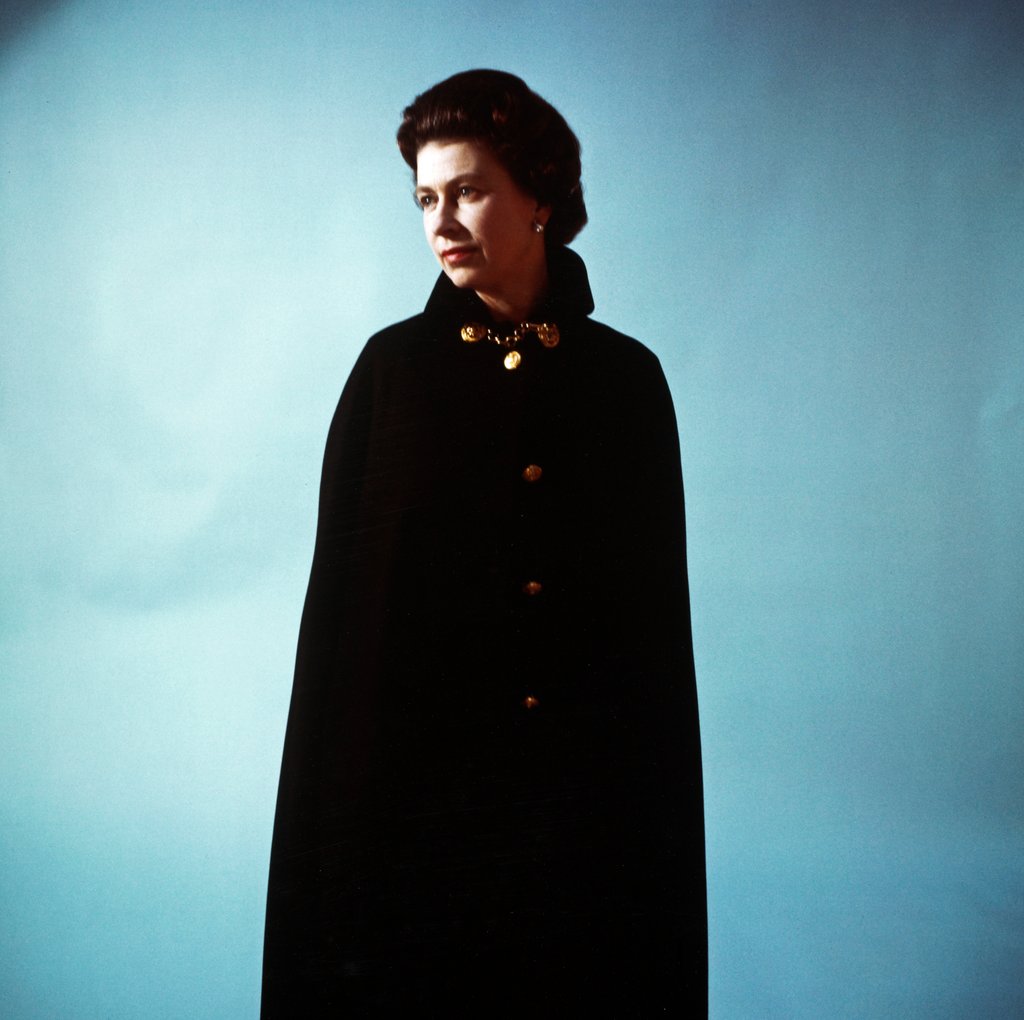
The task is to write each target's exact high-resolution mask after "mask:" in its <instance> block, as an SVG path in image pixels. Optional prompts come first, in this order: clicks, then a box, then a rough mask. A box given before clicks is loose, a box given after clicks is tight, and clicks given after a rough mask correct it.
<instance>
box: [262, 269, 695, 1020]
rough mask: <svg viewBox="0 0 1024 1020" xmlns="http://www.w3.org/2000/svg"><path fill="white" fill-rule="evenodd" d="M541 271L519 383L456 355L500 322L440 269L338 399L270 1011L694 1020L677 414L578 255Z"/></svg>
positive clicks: (276, 868) (284, 778)
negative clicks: (547, 327) (476, 333)
mask: <svg viewBox="0 0 1024 1020" xmlns="http://www.w3.org/2000/svg"><path fill="white" fill-rule="evenodd" d="M550 277H551V288H550V291H551V297H550V299H549V301H548V303H547V304H546V306H545V307H544V308H543V309H542V317H543V318H544V319H545V320H547V321H554V322H556V323H557V325H558V327H559V330H560V332H561V342H560V343H559V345H558V346H557V347H554V348H551V349H547V348H544V347H542V346H541V345H540V344H539V343H538V342H537V341H536V339H535V338H533V337H528V338H527V339H525V340H524V341H523V342H522V344H521V346H520V350H521V352H522V355H523V360H522V364H521V365H520V367H519V368H518V369H517V370H515V371H508V370H507V369H505V367H504V366H503V363H502V358H503V355H504V352H503V351H502V350H501V349H500V348H498V347H497V346H495V345H493V344H489V343H477V344H466V343H463V342H462V341H461V339H460V335H459V331H460V328H461V326H462V325H463V323H464V322H465V321H467V320H468V319H475V320H477V321H482V322H489V318H488V316H487V313H486V311H485V309H484V306H483V305H482V303H480V302H479V300H478V299H477V298H476V296H475V295H473V294H472V293H467V292H463V291H459V290H457V289H456V288H455V287H454V286H452V285H451V284H450V283H449V281H448V280H447V279H446V278H445V277H444V276H442V277H441V279H440V280H439V282H438V284H437V286H436V287H435V289H434V292H433V294H432V295H431V298H430V301H429V302H428V305H427V308H426V310H425V312H424V313H423V314H421V315H418V316H416V317H414V318H412V319H409V320H407V321H406V322H402V323H399V324H397V325H395V326H392V327H390V328H388V329H385V330H384V331H382V332H381V333H378V334H377V335H375V336H374V337H373V338H371V340H370V341H369V342H368V344H367V345H366V348H365V349H364V351H363V353H362V354H361V356H360V358H359V359H358V361H357V363H356V365H355V367H354V369H353V371H352V375H351V377H350V379H349V381H348V383H347V385H346V387H345V390H344V392H343V394H342V397H341V401H340V403H339V406H338V410H337V414H336V416H335V418H334V421H333V424H332V426H331V430H330V434H329V437H328V441H327V450H326V455H325V461H324V470H323V479H322V488H321V501H320V517H319V525H318V531H317V539H316V549H315V554H314V560H313V568H312V575H311V578H310V583H309V591H308V594H307V598H306V605H305V611H304V614H303V619H302V627H301V633H300V638H299V650H298V660H297V665H296V673H295V686H294V691H293V695H292V703H291V710H290V714H289V719H288V730H287V736H286V740H285V750H284V759H283V764H282V769H281V782H280V790H279V796H278V804H277V817H276V822H275V828H274V842H273V851H272V856H271V870H270V886H269V897H268V909H267V927H266V943H265V958H264V986H263V1016H264V1017H265V1018H274V1017H296V1016H310V1017H315V1016H384V1015H406V1016H435V1015H436V1016H458V1015H471V1014H475V1015H477V1016H504V1015H509V1016H511V1015H518V1014H523V1015H526V1014H529V1015H531V1016H535V1017H543V1016H556V1015H562V1014H563V1013H565V1011H566V1010H568V1009H569V1008H570V1007H578V1008H579V1009H581V1010H582V1011H583V1015H589V1016H623V1017H640V1016H664V1015H680V1016H681V1015H683V1014H684V1013H685V1015H686V1016H697V1015H701V1014H702V1013H704V1012H706V1008H707V1007H706V1003H707V998H706V996H707V948H706V947H707V927H706V894H705V872H704V832H703V806H702V785H701V766H700V741H699V733H698V720H697V702H696V690H695V683H694V674H693V657H692V648H691V638H690V616H689V603H688V592H687V579H686V556H685V542H684V523H683V494H682V481H681V476H680V469H679V453H678V442H677V437H676V425H675V416H674V412H673V408H672V403H671V398H670V396H669V392H668V388H667V385H666V383H665V379H664V376H663V374H662V371H661V368H660V366H659V364H658V361H657V359H656V358H655V357H654V355H653V354H651V353H650V352H649V351H648V350H647V349H646V348H645V347H643V346H642V345H641V344H639V343H638V342H637V341H635V340H632V339H630V338H628V337H626V336H623V335H622V334H620V333H617V332H615V331H614V330H611V329H609V328H608V327H606V326H603V325H601V324H599V323H596V322H594V321H592V320H591V319H590V318H589V317H588V316H589V313H590V312H591V310H592V308H593V301H592V299H591V296H590V288H589V286H588V283H587V277H586V270H585V269H584V267H583V264H582V262H581V261H580V260H579V258H578V257H577V256H576V255H574V254H573V253H572V252H570V251H568V250H565V249H563V250H561V251H559V252H554V253H552V258H551V264H550ZM530 464H535V465H538V466H540V468H541V469H542V474H541V477H540V478H539V479H538V480H536V481H532V482H531V481H526V480H525V479H524V478H523V475H522V472H523V470H524V468H525V467H526V466H527V465H530ZM530 581H535V582H539V583H540V585H541V589H540V591H539V592H537V593H536V594H532V595H530V594H527V593H526V592H525V591H524V588H523V586H524V584H526V583H527V582H530ZM527 699H535V706H534V707H527Z"/></svg>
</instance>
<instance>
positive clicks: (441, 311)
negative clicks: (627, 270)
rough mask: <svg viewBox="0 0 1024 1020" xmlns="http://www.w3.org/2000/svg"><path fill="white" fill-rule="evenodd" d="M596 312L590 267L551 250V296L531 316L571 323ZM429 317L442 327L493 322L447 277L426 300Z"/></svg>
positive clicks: (469, 294)
mask: <svg viewBox="0 0 1024 1020" xmlns="http://www.w3.org/2000/svg"><path fill="white" fill-rule="evenodd" d="M593 310H594V296H593V294H591V292H590V281H589V279H588V278H587V267H586V266H585V265H584V264H583V259H581V258H580V257H579V255H577V254H576V252H574V251H572V250H571V249H569V248H566V247H564V246H559V247H557V248H549V249H548V293H547V297H545V298H544V301H543V302H542V303H541V306H540V308H538V309H537V312H536V313H535V314H534V315H533V316H532V318H533V319H536V320H538V321H541V322H555V323H568V322H570V321H572V320H574V319H583V318H586V317H587V316H588V315H589V314H590V313H591V312H592V311H593ZM425 313H426V315H427V316H428V317H429V318H431V319H433V320H435V321H436V322H438V323H439V324H446V325H447V324H451V323H452V322H455V321H458V324H459V325H460V326H461V325H462V324H463V323H465V322H467V321H474V322H485V323H489V322H493V319H492V317H491V313H490V312H489V311H488V309H487V306H486V305H485V304H484V303H483V301H481V300H480V298H478V297H477V296H476V294H475V293H474V292H473V291H471V290H464V289H461V288H459V287H456V286H455V284H454V283H452V281H451V280H449V279H448V277H447V276H445V274H444V273H442V274H441V275H440V277H439V278H438V281H437V283H435V284H434V289H433V291H432V292H431V294H430V297H429V299H428V300H427V306H426V309H425Z"/></svg>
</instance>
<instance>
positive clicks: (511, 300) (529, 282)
mask: <svg viewBox="0 0 1024 1020" xmlns="http://www.w3.org/2000/svg"><path fill="white" fill-rule="evenodd" d="M547 290H548V265H547V259H541V260H540V261H539V262H537V263H535V264H534V265H533V266H532V267H530V268H529V269H528V270H527V271H526V272H524V273H523V275H522V276H520V277H518V278H517V279H515V280H514V281H512V283H511V285H510V286H507V287H503V288H502V289H501V291H500V292H499V291H487V292H484V291H479V290H478V291H477V292H476V294H477V297H478V298H480V300H481V301H483V303H484V304H485V305H486V306H487V309H488V311H489V312H490V313H491V315H492V316H493V318H494V321H495V322H525V321H526V320H527V319H529V318H530V315H531V314H532V313H533V312H534V311H535V310H536V309H537V308H539V307H540V304H541V302H542V301H543V300H544V296H545V295H546V294H547Z"/></svg>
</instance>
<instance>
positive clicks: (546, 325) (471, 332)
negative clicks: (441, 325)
mask: <svg viewBox="0 0 1024 1020" xmlns="http://www.w3.org/2000/svg"><path fill="white" fill-rule="evenodd" d="M531 333H532V334H533V335H534V336H535V337H536V338H537V339H538V340H539V341H540V342H541V344H542V345H543V346H545V347H557V346H558V341H559V340H560V339H561V337H560V336H559V333H558V327H557V326H556V325H555V324H554V323H553V322H521V323H519V325H518V326H516V328H515V329H513V330H512V332H511V333H509V334H508V336H502V335H501V334H500V333H497V332H495V331H494V330H493V329H490V328H489V327H488V326H484V325H482V324H481V323H479V322H467V323H466V325H465V326H463V327H462V340H463V342H464V343H467V344H475V343H478V342H479V341H481V340H489V341H490V342H491V343H495V344H497V345H498V346H499V347H504V348H505V350H506V351H508V354H506V355H505V367H506V368H507V369H508V370H509V371H510V372H511V371H512V370H513V369H516V368H518V367H519V366H520V364H521V363H522V360H523V355H522V353H521V352H520V351H518V350H516V348H517V347H518V346H519V341H520V340H522V339H523V338H524V337H527V336H529V335H530V334H531Z"/></svg>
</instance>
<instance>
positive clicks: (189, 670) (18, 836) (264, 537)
mask: <svg viewBox="0 0 1024 1020" xmlns="http://www.w3.org/2000/svg"><path fill="white" fill-rule="evenodd" d="M1019 11H1020V7H1019V5H1017V4H1014V3H1006V4H998V3H985V2H976V3H973V4H966V3H962V4H961V3H950V2H941V0H936V2H933V3H924V2H918V3H913V2H905V3H898V4H897V3H883V2H877V0H875V2H871V0H869V2H866V3H860V4H851V5H842V6H839V5H829V4H817V3H812V2H810V0H808V2H805V3H800V2H778V3H770V2H766V3H762V4H758V3H741V2H730V0H721V2H710V0H706V2H694V3H689V4H682V3H678V2H676V3H665V4H656V3H640V4H639V5H636V6H634V7H633V8H632V9H630V10H628V11H627V9H626V8H625V7H624V6H623V5H622V4H620V3H615V4H612V3H590V4H582V3H581V4H578V5H574V4H565V5H561V6H559V5H553V4H548V3H541V2H534V0H522V2H509V0H503V2H502V3H500V4H497V3H496V4H491V3H486V2H483V0H478V2H477V3H475V4H470V5H468V6H467V5H451V4H442V3H437V2H433V0H429V2H419V3H415V2H406V3H402V2H397V0H396V2H387V0H385V2H382V3H377V4H374V5H371V6H370V7H367V6H366V5H362V4H355V3H308V2H307V3H294V2H288V3H285V2H283V0H281V2H276V0H267V2H261V3H254V2H243V0H237V2H235V3H230V2H225V0H214V2H199V0H196V2H192V3H186V2H165V3H156V2H152V3H149V2H139V3H134V4H124V3H120V2H115V0H106V2H105V0H74V2H67V3H63V4H60V3H51V4H32V3H26V2H21V3H15V4H13V5H12V6H9V7H8V11H7V14H5V15H4V19H3V21H2V22H0V26H2V35H0V38H2V50H0V232H2V239H3V243H2V246H0V335H2V346H0V473H2V479H3V480H2V486H3V489H2V492H3V496H2V505H0V529H2V531H0V538H2V544H3V571H2V574H3V576H2V581H0V585H2V588H0V598H2V609H0V677H2V686H0V783H2V786H0V833H2V835H0V934H2V942H0V1014H2V1015H3V1016H5V1017H11V1018H15V1020H34V1018H51V1017H60V1018H73V1020H77V1018H96V1020H99V1018H104V1020H106V1018H111V1017H118V1018H121V1017H124V1018H135V1017H146V1018H161V1017H167V1018H178V1017H181V1018H211V1020H213V1018H217V1020H223V1018H235V1017H238V1018H245V1017H254V1016H255V1015H256V1011H257V1006H258V983H259V969H260V951H261V941H262V922H263V897H264V892H265V883H266V865H267V856H268V851H269V843H270V831H271V823H272V817H273V805H274V796H275V788H276V780H277V769H278V765H279V760H280V750H281V741H282V737H283V732H284V724H285V715H286V711H287V703H288V697H289V692H290V682H291V668H292V656H293V651H294V644H295V637H296V631H297V625H298V617H299V612H300V609H301V603H302V598H303V594H304V588H305V582H306V572H307V569H308V564H309V558H310V554H311V550H312V537H313V528H314V515H315V495H316V487H317V481H318V472H319V462H320V457H321V453H322V443H323V438H324V435H325V432H326V428H327V424H328V421H329V419H330V415H331V413H332V410H333V406H334V403H335V401H336V399H337V396H338V393H339V392H340V389H341V386H342V384H343V382H344V380H345V377H346V374H347V372H348V369H349V367H350V365H351V364H352V361H353V359H354V358H355V356H356V354H357V353H358V350H359V349H360V347H361V345H362V343H363V342H364V340H365V339H366V337H367V336H368V335H369V334H370V333H371V332H373V331H374V330H375V329H377V328H379V327H380V326H382V325H384V324H386V323H388V322H391V321H395V320H397V319H400V318H403V317H405V316H406V315H409V314H412V313H413V312H415V311H416V310H418V309H419V308H420V307H421V306H422V304H423V302H424V300H425V298H426V295H427V293H428V291H429V288H430V286H431V284H432V281H433V279H434V276H435V274H436V272H437V269H436V266H435V264H434V263H433V260H432V258H431V256H430V254H429V252H428V251H427V248H426V245H425V243H424V241H423V238H422V234H421V229H420V225H419V221H418V217H417V213H416V210H415V208H414V206H413V203H412V202H411V200H410V197H409V192H410V187H411V182H410V179H409V175H408V171H407V169H406V168H405V166H404V164H402V163H401V161H400V159H399V157H398V155H397V151H396V150H395V146H394V142H393V136H394V130H395V127H396V126H397V122H398V117H399V114H400V111H401V109H402V107H403V106H404V105H405V104H406V103H407V102H408V101H409V100H410V99H411V98H412V97H413V95H414V94H415V93H416V92H418V91H420V90H422V89H423V88H424V87H426V86H427V85H429V84H432V83H433V82H434V81H436V80H438V79H440V78H442V77H445V76H446V75H448V74H450V73H452V72H454V71H456V70H461V69H464V68H467V67H473V66H492V67H500V68H504V69H508V70H512V71H515V72H516V73H519V74H521V75H522V76H523V77H525V78H526V80H527V81H528V82H529V83H530V84H531V85H533V87H534V88H536V89H537V90H538V91H540V92H541V93H542V94H543V95H545V96H546V97H548V98H549V99H550V100H551V101H552V102H553V103H554V104H555V105H556V106H558V107H559V108H560V109H561V110H562V111H563V112H564V113H565V115H566V117H567V119H568V120H569V122H570V123H571V124H572V125H573V126H574V127H575V128H576V130H577V132H578V133H579V135H580V137H581V139H582V142H583V146H584V181H585V185H586V194H587V200H588V204H589V208H590V212H591V224H590V226H588V227H587V229H586V230H585V231H584V233H583V234H582V235H581V237H580V238H579V240H578V242H577V245H576V247H577V249H578V250H579V251H580V252H581V254H582V255H583V256H584V258H585V259H586V260H587V263H588V265H589V267H590V271H591V277H592V283H593V287H594V291H595V295H596V298H597V304H598V309H597V313H596V314H597V317H598V318H600V319H602V320H603V321H606V322H609V323H610V324H612V325H614V326H616V327H618V328H619V329H621V330H623V331H625V332H627V333H631V334H633V335H635V336H638V337H640V338H641V339H643V340H644V341H645V342H647V343H648V345H649V346H651V347H652V348H653V349H654V350H655V351H656V352H657V353H658V354H659V356H660V357H661V359H662V362H663V364H664V366H665V369H666V372H667V374H668V376H669V380H670V383H671V386H672V390H673V393H674V395H675V399H676V403H677V412H678V417H679V425H680V430H681V436H682V447H683V460H684V472H685V476H686V483H687V498H688V513H689V536H690V568H691V582H692V589H693V603H694V623H695V630H696V654H697V668H698V681H699V685H700V697H701V710H702V719H703V735H704V748H705V756H706V769H707V773H706V782H707V820H708V852H709V865H710V896H711V899H710V909H711V1004H712V1016H713V1017H716V1018H721V1020H735V1018H747V1017H750V1018H762V1017H769V1018H776V1017H777V1018H809V1020H817V1018H822V1017H829V1018H832V1017H851V1018H860V1017H879V1018H891V1017H921V1018H928V1020H934V1018H943V1017H949V1018H953V1017H967V1016H970V1017H972V1018H987V1017H992V1018H1006V1017H1010V1016H1021V1015H1024V985H1022V982H1021V975H1022V974H1024V838H1022V836H1024V821H1022V818H1024V813H1022V808H1024V743H1022V737H1024V698H1022V675H1021V674H1022V664H1024V647H1022V645H1024V641H1022V636H1024V626H1022V624H1024V541H1022V538H1021V516H1022V506H1024V498H1022V497H1024V471H1022V466H1024V465H1022V460H1024V455H1022V451H1024V403H1022V394H1024V356H1022V355H1024V344H1022V322H1024V286H1022V269H1024V128H1022V110H1024V61H1022V59H1021V54H1022V53H1024V46H1022V43H1024V22H1022V18H1021V14H1020V13H1019Z"/></svg>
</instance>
